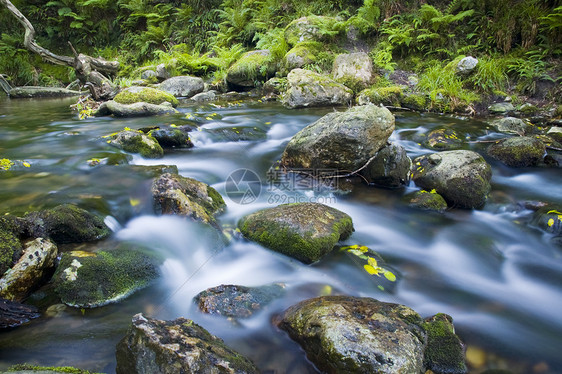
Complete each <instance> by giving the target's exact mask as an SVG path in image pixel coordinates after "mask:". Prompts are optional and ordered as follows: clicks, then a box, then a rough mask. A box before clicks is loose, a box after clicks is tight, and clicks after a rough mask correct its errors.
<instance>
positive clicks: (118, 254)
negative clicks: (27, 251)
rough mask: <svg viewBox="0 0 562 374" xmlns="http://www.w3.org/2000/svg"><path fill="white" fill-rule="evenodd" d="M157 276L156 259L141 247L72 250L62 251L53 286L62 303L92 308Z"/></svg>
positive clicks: (119, 297)
mask: <svg viewBox="0 0 562 374" xmlns="http://www.w3.org/2000/svg"><path fill="white" fill-rule="evenodd" d="M158 275H159V272H158V263H157V261H156V259H155V258H154V257H153V256H151V255H148V254H146V253H144V252H143V251H141V250H136V249H129V248H124V247H123V248H117V249H114V250H111V251H100V252H96V253H92V252H80V251H73V252H66V253H63V255H62V258H61V260H60V264H59V266H58V268H57V271H56V272H55V275H54V276H53V285H54V288H55V291H56V293H57V294H58V295H59V297H60V298H61V301H62V302H63V303H65V304H66V305H69V306H73V307H78V308H94V307H99V306H103V305H106V304H110V303H114V302H117V301H119V300H121V299H124V298H126V297H127V296H129V295H131V294H132V293H134V292H136V291H138V290H140V289H142V288H145V287H147V286H148V285H150V284H151V283H152V281H153V280H154V279H156V277H158Z"/></svg>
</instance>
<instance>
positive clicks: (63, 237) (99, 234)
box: [23, 204, 111, 244]
mask: <svg viewBox="0 0 562 374" xmlns="http://www.w3.org/2000/svg"><path fill="white" fill-rule="evenodd" d="M23 219H24V220H25V225H26V231H27V234H28V236H30V237H32V238H50V239H52V240H53V241H54V242H55V243H57V244H61V243H81V242H88V241H93V240H100V239H103V238H106V237H107V236H109V234H110V233H111V231H110V230H109V227H107V225H106V224H105V223H104V221H103V219H102V218H100V217H98V216H96V215H94V214H93V213H90V212H88V211H87V210H84V209H82V208H79V207H77V206H76V205H72V204H63V205H58V206H56V207H54V208H52V209H46V210H41V211H37V212H31V213H28V214H26V215H25V216H24V217H23Z"/></svg>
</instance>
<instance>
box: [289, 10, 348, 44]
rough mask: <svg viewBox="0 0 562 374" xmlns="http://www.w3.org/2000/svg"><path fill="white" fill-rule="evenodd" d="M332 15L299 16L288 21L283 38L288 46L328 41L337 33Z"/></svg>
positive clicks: (335, 21)
mask: <svg viewBox="0 0 562 374" xmlns="http://www.w3.org/2000/svg"><path fill="white" fill-rule="evenodd" d="M336 23H337V20H336V19H335V18H333V17H323V16H308V17H301V18H299V19H296V20H294V21H293V22H291V23H289V25H287V27H286V28H285V40H286V41H287V43H289V45H290V46H295V45H297V44H299V43H302V42H314V41H316V42H321V41H329V40H330V39H331V38H333V37H334V36H336V35H338V34H339V31H338V30H336V28H335V25H336Z"/></svg>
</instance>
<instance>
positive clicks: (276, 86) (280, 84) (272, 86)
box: [263, 77, 287, 95]
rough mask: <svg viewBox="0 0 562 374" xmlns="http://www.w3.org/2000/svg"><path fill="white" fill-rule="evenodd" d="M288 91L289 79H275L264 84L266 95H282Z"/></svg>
mask: <svg viewBox="0 0 562 374" xmlns="http://www.w3.org/2000/svg"><path fill="white" fill-rule="evenodd" d="M286 89H287V78H277V77H273V78H271V79H269V80H268V81H267V82H265V83H264V84H263V91H264V92H265V93H266V94H273V95H280V94H281V93H282V92H285V90H286Z"/></svg>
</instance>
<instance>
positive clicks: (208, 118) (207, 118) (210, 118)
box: [205, 117, 213, 121]
mask: <svg viewBox="0 0 562 374" xmlns="http://www.w3.org/2000/svg"><path fill="white" fill-rule="evenodd" d="M205 119H206V120H209V121H210V120H212V119H213V118H212V117H205Z"/></svg>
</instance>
